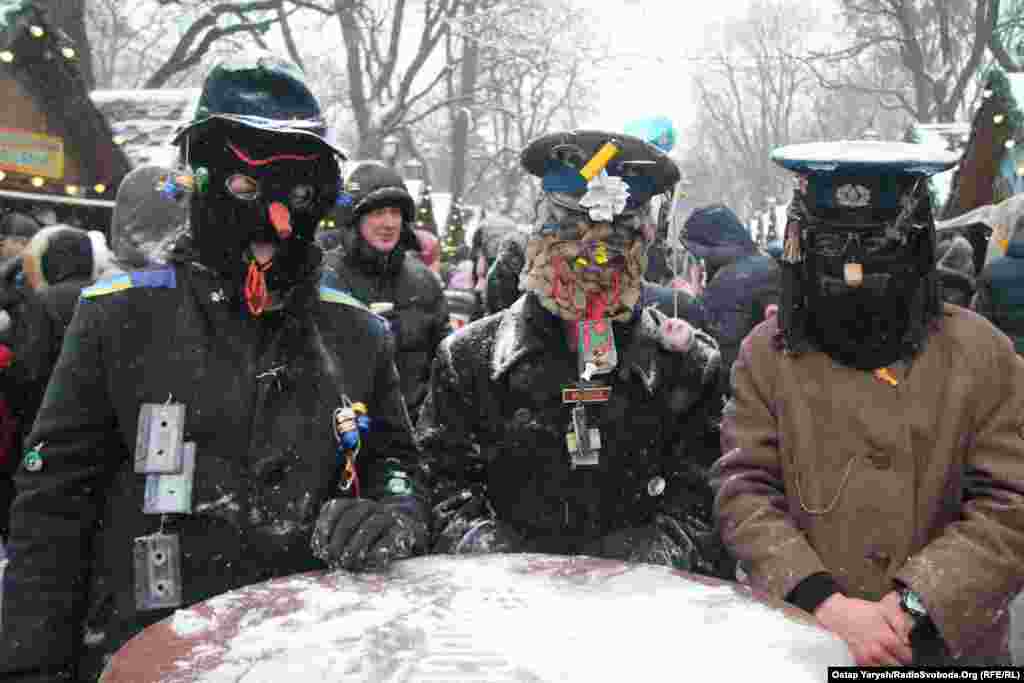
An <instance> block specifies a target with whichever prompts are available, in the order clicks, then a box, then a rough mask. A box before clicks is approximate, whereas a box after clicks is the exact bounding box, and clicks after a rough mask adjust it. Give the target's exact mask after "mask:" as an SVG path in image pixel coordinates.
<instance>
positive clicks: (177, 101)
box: [91, 88, 200, 166]
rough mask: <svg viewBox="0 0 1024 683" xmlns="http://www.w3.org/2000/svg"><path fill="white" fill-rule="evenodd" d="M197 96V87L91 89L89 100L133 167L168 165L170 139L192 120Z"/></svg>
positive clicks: (171, 153)
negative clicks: (99, 112) (90, 98)
mask: <svg viewBox="0 0 1024 683" xmlns="http://www.w3.org/2000/svg"><path fill="white" fill-rule="evenodd" d="M199 93H200V90H199V88H186V89H181V90H171V89H166V90H94V91H93V92H92V93H91V97H92V101H93V103H94V104H95V105H96V108H97V109H99V110H100V111H101V112H102V113H103V115H104V116H105V117H106V119H107V122H108V123H109V124H110V129H111V132H113V134H114V141H115V142H116V143H117V144H119V145H121V148H122V149H124V152H125V154H127V155H128V158H129V159H130V160H131V162H132V165H134V166H140V165H142V164H158V165H161V166H170V165H172V164H173V163H174V157H175V149H174V148H173V147H172V146H171V144H170V142H171V138H172V137H173V135H174V132H175V131H176V130H177V128H178V126H180V125H181V124H183V123H185V122H187V121H189V120H190V119H191V118H192V113H193V112H194V111H195V110H196V103H197V102H198V100H199Z"/></svg>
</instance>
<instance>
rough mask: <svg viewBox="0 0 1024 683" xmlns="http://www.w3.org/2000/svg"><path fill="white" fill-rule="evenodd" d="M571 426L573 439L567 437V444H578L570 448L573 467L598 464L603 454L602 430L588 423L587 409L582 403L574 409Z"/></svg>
mask: <svg viewBox="0 0 1024 683" xmlns="http://www.w3.org/2000/svg"><path fill="white" fill-rule="evenodd" d="M571 426H572V432H571V434H572V439H567V444H568V443H570V442H571V444H570V445H575V446H576V448H575V450H574V449H572V448H571V447H570V449H569V456H570V460H571V462H572V466H573V468H574V469H575V468H577V467H592V466H594V465H596V464H597V463H598V462H599V460H600V456H601V432H600V431H598V430H597V429H596V428H594V427H590V426H589V425H588V424H587V410H586V408H584V407H583V406H582V405H578V406H576V407H574V408H573V409H572V425H571Z"/></svg>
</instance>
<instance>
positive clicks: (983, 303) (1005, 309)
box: [971, 218, 1024, 355]
mask: <svg viewBox="0 0 1024 683" xmlns="http://www.w3.org/2000/svg"><path fill="white" fill-rule="evenodd" d="M971 308H972V309H973V310H974V311H976V312H977V313H978V314H979V315H983V316H985V317H986V318H987V319H988V320H989V321H990V322H991V323H992V324H993V325H995V326H996V327H998V328H999V329H1000V330H1002V331H1003V332H1004V333H1005V334H1006V335H1007V336H1008V337H1010V339H1012V340H1013V344H1014V348H1016V349H1017V353H1018V354H1022V355H1024V218H1022V219H1019V220H1018V221H1017V224H1016V225H1015V226H1014V231H1013V234H1012V235H1011V237H1010V240H1009V242H1008V244H1007V247H1006V252H1005V253H1004V254H1003V255H1002V256H999V257H996V258H994V259H992V260H991V261H990V262H989V263H988V264H987V265H986V266H985V268H984V269H983V270H982V271H981V276H980V277H978V280H977V290H976V292H975V294H974V298H973V299H972V300H971Z"/></svg>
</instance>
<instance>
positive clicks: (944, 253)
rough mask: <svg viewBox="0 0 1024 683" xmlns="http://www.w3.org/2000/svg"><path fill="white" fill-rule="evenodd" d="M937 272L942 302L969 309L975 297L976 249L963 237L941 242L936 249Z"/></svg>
mask: <svg viewBox="0 0 1024 683" xmlns="http://www.w3.org/2000/svg"><path fill="white" fill-rule="evenodd" d="M935 271H936V272H937V273H938V276H939V288H940V290H941V297H942V300H943V301H945V302H946V303H949V304H955V305H957V306H963V307H964V308H967V307H968V306H970V305H971V298H972V297H973V296H974V289H975V281H974V247H972V246H971V243H970V242H969V241H967V239H966V238H965V237H962V236H961V235H953V236H952V237H950V238H948V239H944V240H941V241H940V242H939V244H938V246H937V247H936V248H935Z"/></svg>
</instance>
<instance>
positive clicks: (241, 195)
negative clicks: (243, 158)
mask: <svg viewBox="0 0 1024 683" xmlns="http://www.w3.org/2000/svg"><path fill="white" fill-rule="evenodd" d="M224 185H225V187H227V190H228V193H229V194H230V195H231V196H232V197H234V198H235V199H241V200H242V201H246V202H251V201H254V200H256V199H259V198H260V184H259V182H258V181H256V180H255V179H253V178H250V177H249V176H247V175H242V174H241V173H236V174H234V175H233V176H231V177H230V178H228V179H227V182H225V183H224Z"/></svg>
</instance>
